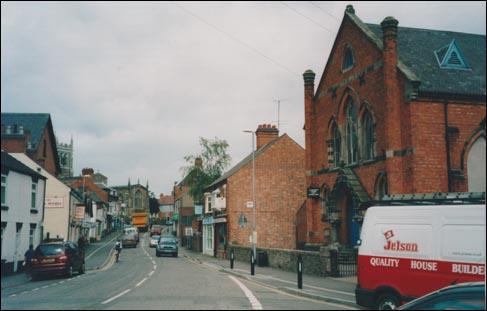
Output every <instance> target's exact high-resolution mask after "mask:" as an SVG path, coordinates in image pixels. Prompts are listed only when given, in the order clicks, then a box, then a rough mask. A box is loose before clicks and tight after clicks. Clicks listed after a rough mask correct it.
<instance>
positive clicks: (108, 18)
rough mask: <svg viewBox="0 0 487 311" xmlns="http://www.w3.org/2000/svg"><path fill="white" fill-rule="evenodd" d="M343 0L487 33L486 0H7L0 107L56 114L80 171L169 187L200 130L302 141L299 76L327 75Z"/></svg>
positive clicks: (194, 149) (246, 146)
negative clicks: (272, 133) (275, 129)
mask: <svg viewBox="0 0 487 311" xmlns="http://www.w3.org/2000/svg"><path fill="white" fill-rule="evenodd" d="M347 4H353V5H354V7H355V12H356V15H357V16H358V17H359V18H361V19H362V21H364V22H367V23H375V24H379V23H380V22H381V21H382V20H383V18H384V17H386V16H394V17H396V18H397V19H398V20H399V26H407V27H415V28H427V29H439V30H451V31H458V32H468V33H477V34H485V26H486V17H485V14H486V13H485V9H486V7H485V6H486V5H485V2H461V3H460V2H457V3H455V2H431V3H426V2H421V3H419V2H408V3H401V2H389V3H384V2H381V3H374V2H357V3H355V2H319V1H313V2H310V1H308V2H293V1H289V2H288V1H286V2H206V3H203V2H174V3H171V2H162V3H144V2H137V3H127V2H123V3H117V2H108V3H107V2H105V3H98V2H97V3H89V2H83V3H74V2H69V3H67V2H66V3H61V2H56V3H49V2H31V3H29V2H20V3H14V2H2V10H1V25H2V26H1V109H2V111H3V112H43V113H50V114H51V117H52V121H53V126H54V130H55V132H56V135H57V136H58V139H59V140H60V141H61V142H68V141H69V139H70V136H71V135H72V136H73V139H74V148H75V156H74V162H75V163H74V169H75V173H76V174H77V175H79V173H80V171H81V168H83V167H92V168H94V169H95V170H99V171H100V172H101V173H103V174H105V175H106V176H107V177H108V178H109V184H110V185H118V184H126V183H127V180H128V178H129V177H130V178H131V181H132V182H133V183H134V182H136V181H137V179H138V178H140V182H141V183H142V184H144V185H145V183H146V181H147V180H149V184H150V188H151V191H153V192H154V193H156V195H158V194H159V193H161V192H164V193H165V194H168V193H170V191H171V189H172V185H173V183H174V181H180V180H181V172H180V170H179V168H180V167H181V166H183V165H184V164H185V163H184V160H183V157H184V156H185V155H188V154H195V153H198V152H199V151H200V146H199V144H198V137H200V136H203V137H207V138H213V137H219V138H221V139H226V140H227V141H228V143H229V144H230V148H229V152H230V155H231V156H232V164H236V163H237V162H238V161H240V160H241V159H242V158H243V157H244V156H245V155H247V154H248V153H249V152H251V138H250V136H249V135H248V134H245V133H243V132H242V130H245V129H254V130H255V129H256V128H257V126H258V124H261V123H272V124H276V121H277V103H276V101H275V100H276V99H278V98H279V99H281V109H280V111H281V117H280V119H281V128H280V129H281V131H280V132H281V134H282V133H287V134H288V135H290V136H291V137H292V138H293V139H295V140H296V141H297V142H298V143H299V144H301V145H302V146H304V132H303V130H302V127H303V124H304V104H303V80H302V76H301V74H302V73H303V72H304V71H305V70H306V69H312V70H313V71H315V72H316V74H317V77H316V79H317V81H319V79H320V77H321V74H322V72H323V69H324V66H325V64H326V61H327V59H328V55H329V53H330V50H331V47H332V45H333V42H334V39H335V35H336V33H337V30H338V27H339V26H340V23H341V20H342V17H343V12H344V10H345V7H346V5H347Z"/></svg>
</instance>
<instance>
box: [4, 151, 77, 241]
mask: <svg viewBox="0 0 487 311" xmlns="http://www.w3.org/2000/svg"><path fill="white" fill-rule="evenodd" d="M10 155H11V156H13V157H14V158H16V159H17V160H19V161H20V162H22V163H23V164H24V165H26V166H27V167H29V168H31V169H33V170H35V171H37V172H39V174H41V175H43V176H44V177H46V179H47V181H46V197H45V209H44V238H47V237H48V236H49V237H50V238H63V239H64V240H71V241H75V242H76V241H77V240H76V239H77V237H71V236H70V235H76V232H73V231H72V230H70V226H71V224H72V223H73V219H71V209H72V208H74V204H75V203H80V202H79V200H78V199H77V198H75V196H74V195H73V194H72V192H71V188H70V187H69V186H67V185H65V184H64V183H63V182H61V181H60V180H59V179H57V178H56V177H54V176H53V175H51V174H49V173H48V172H47V171H46V170H45V169H43V168H42V167H40V166H39V164H37V163H36V162H34V161H32V159H30V158H29V157H28V156H27V155H26V154H24V153H11V154H10ZM75 201H77V202H75ZM75 238H76V239H75Z"/></svg>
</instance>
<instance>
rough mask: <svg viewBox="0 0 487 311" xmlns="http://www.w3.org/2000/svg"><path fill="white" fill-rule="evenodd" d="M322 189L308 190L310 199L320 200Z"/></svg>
mask: <svg viewBox="0 0 487 311" xmlns="http://www.w3.org/2000/svg"><path fill="white" fill-rule="evenodd" d="M319 197H320V188H308V198H319Z"/></svg>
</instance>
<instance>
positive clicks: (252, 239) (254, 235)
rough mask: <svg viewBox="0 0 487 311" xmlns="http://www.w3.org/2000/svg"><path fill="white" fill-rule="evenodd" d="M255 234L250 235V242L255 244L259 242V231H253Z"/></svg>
mask: <svg viewBox="0 0 487 311" xmlns="http://www.w3.org/2000/svg"><path fill="white" fill-rule="evenodd" d="M252 233H253V234H251V235H249V242H250V243H253V244H257V231H254V232H252Z"/></svg>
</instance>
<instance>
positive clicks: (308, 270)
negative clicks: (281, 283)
mask: <svg viewBox="0 0 487 311" xmlns="http://www.w3.org/2000/svg"><path fill="white" fill-rule="evenodd" d="M230 248H233V249H234V251H235V260H238V261H241V262H248V263H249V270H250V255H251V252H252V250H251V248H250V247H242V246H238V245H231V246H230ZM259 252H266V253H267V258H268V261H269V266H270V267H272V268H276V269H281V270H285V271H291V272H297V261H298V256H299V255H301V256H302V258H303V273H304V274H308V275H313V276H326V275H329V271H330V263H329V262H330V258H329V256H325V255H323V254H321V253H320V252H310V251H300V250H289V249H275V248H257V254H259ZM257 260H258V255H257V259H256V263H258V261H257Z"/></svg>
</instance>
